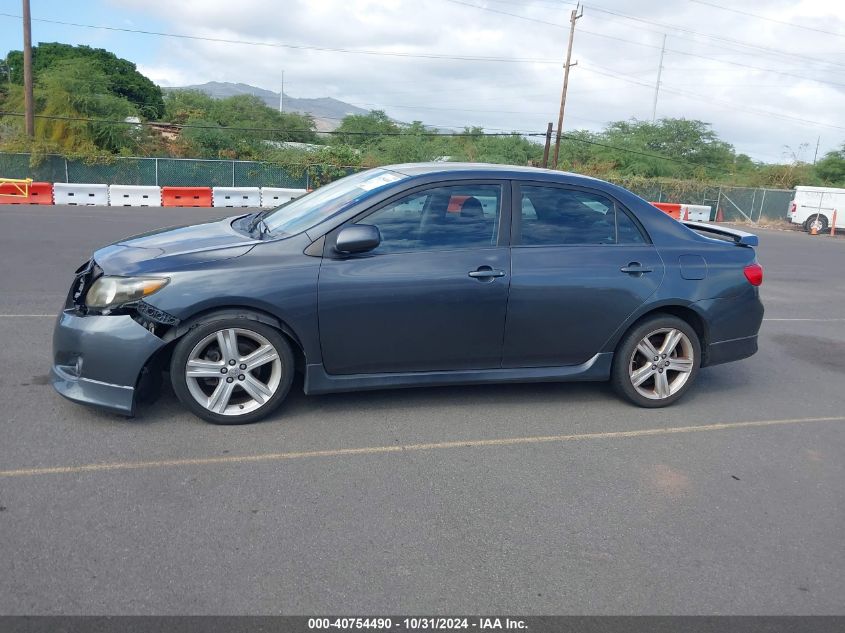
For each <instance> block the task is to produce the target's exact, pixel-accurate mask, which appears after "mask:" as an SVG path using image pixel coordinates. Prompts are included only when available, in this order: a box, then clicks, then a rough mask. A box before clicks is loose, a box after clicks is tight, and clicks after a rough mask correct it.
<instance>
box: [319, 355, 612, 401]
mask: <svg viewBox="0 0 845 633" xmlns="http://www.w3.org/2000/svg"><path fill="white" fill-rule="evenodd" d="M612 362H613V353H612V352H604V353H600V354H596V355H595V356H593V357H592V358H591V359H590V360H588V361H587V362H586V363H583V364H581V365H566V366H562V367H522V368H516V369H511V368H508V369H475V370H472V369H470V370H452V371H420V372H407V373H382V374H344V375H341V374H328V373H326V370H325V368H324V367H323V365H322V364H314V365H308V366H307V367H306V369H305V393H306V394H320V393H337V392H342V391H363V390H368V389H398V388H402V387H443V386H448V385H481V384H487V383H518V382H569V381H576V380H608V379H609V378H610V367H611V364H612Z"/></svg>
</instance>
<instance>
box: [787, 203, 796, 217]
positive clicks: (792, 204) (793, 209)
mask: <svg viewBox="0 0 845 633" xmlns="http://www.w3.org/2000/svg"><path fill="white" fill-rule="evenodd" d="M797 208H798V207H797V206H796V204H795V203H794V202H792V203H790V205H789V214H790V215H792V214H793V213H795V211H796V209H797Z"/></svg>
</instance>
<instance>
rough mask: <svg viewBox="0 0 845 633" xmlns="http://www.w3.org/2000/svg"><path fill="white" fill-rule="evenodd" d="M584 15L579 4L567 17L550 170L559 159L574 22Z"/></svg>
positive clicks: (554, 167) (555, 165)
mask: <svg viewBox="0 0 845 633" xmlns="http://www.w3.org/2000/svg"><path fill="white" fill-rule="evenodd" d="M582 15H584V9H583V8H582V7H581V4H580V3H578V4H577V5H575V9H573V10H572V13H571V14H570V16H569V45H568V46H567V47H566V63H565V64H564V65H563V90H562V91H561V93H560V113H559V114H558V117H557V134H556V135H555V159H554V162H553V163H552V169H556V168H557V162H558V158H559V157H560V135H561V132H562V131H563V111H564V109H565V108H566V89H567V88H568V87H569V68H570V66H575V65H577V64H578V62H575V64H571V63H570V61H569V60H571V59H572V40H573V39H574V38H575V20H577V19H578V18H580V17H581V16H582Z"/></svg>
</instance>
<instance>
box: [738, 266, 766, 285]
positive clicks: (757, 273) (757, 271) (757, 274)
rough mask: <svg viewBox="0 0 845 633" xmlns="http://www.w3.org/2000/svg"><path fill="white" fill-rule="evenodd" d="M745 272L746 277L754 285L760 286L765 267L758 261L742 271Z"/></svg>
mask: <svg viewBox="0 0 845 633" xmlns="http://www.w3.org/2000/svg"><path fill="white" fill-rule="evenodd" d="M742 272H744V273H745V278H746V279H747V280H748V283H750V284H751V285H752V286H759V285H760V284H761V283H763V267H762V266H761V265H760V264H758V263H756V262H755V263H753V264H749V265H748V266H746V267H745V269H744V270H743V271H742Z"/></svg>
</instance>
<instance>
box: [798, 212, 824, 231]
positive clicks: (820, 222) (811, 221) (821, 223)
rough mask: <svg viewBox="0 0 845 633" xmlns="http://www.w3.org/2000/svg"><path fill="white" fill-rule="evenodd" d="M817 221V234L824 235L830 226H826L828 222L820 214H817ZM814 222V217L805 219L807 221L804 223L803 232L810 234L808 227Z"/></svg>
mask: <svg viewBox="0 0 845 633" xmlns="http://www.w3.org/2000/svg"><path fill="white" fill-rule="evenodd" d="M818 220H819V233H824V232H825V231H827V227H828V226H830V225H829V224H828V220H827V218H826V217H825V216H823V215H821V214H819V216H818ZM815 221H816V216H815V215H811V216H810V217H809V218H807V221H806V222H805V223H804V230H805V231H807V233H809V232H810V225H811V224H812V223H813V222H815Z"/></svg>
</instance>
